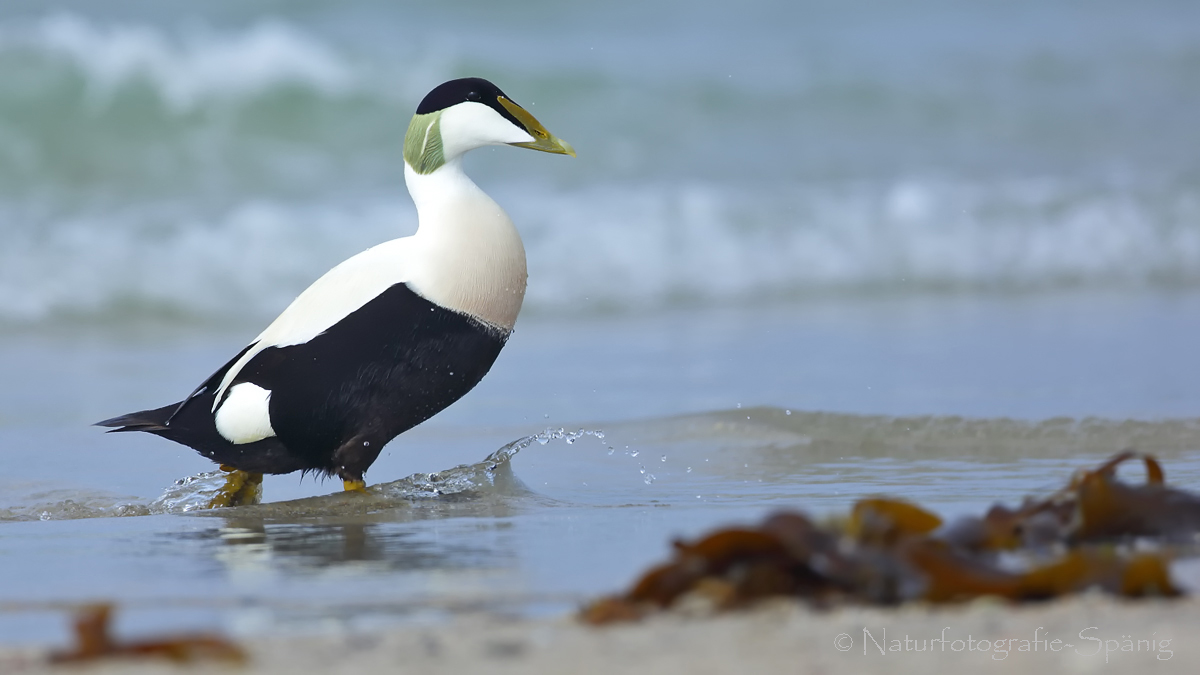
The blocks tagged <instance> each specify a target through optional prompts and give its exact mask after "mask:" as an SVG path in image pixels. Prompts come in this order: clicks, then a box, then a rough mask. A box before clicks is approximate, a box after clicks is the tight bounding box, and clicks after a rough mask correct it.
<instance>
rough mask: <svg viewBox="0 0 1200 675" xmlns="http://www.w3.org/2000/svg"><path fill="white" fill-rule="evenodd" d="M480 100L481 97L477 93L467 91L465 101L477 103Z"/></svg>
mask: <svg viewBox="0 0 1200 675" xmlns="http://www.w3.org/2000/svg"><path fill="white" fill-rule="evenodd" d="M480 98H482V97H481V96H480V95H479V92H477V91H468V92H467V100H468V101H478V100H479V99H480Z"/></svg>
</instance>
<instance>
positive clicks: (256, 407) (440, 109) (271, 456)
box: [97, 78, 575, 491]
mask: <svg viewBox="0 0 1200 675" xmlns="http://www.w3.org/2000/svg"><path fill="white" fill-rule="evenodd" d="M488 145H515V146H518V147H522V148H530V149H533V150H541V151H543V152H551V153H556V154H566V155H571V156H574V155H575V151H574V150H573V149H572V148H571V146H570V145H569V144H567V143H566V142H565V141H563V140H561V139H559V138H556V137H555V136H553V135H552V134H550V133H549V132H548V131H546V128H545V127H543V126H542V125H541V123H540V122H538V121H537V119H535V118H534V117H533V115H531V114H529V112H527V111H526V110H525V109H524V108H522V107H521V106H519V105H517V104H516V103H515V102H513V100H512V99H511V98H509V97H508V96H507V95H506V94H505V93H504V92H503V91H501V90H500V89H499V88H498V87H496V85H494V84H492V83H491V82H488V81H487V80H484V79H480V78H464V79H458V80H451V81H449V82H445V83H443V84H441V85H438V86H437V87H435V88H434V89H433V91H431V92H429V94H428V95H427V96H426V97H425V98H424V100H422V101H421V104H420V105H419V106H418V107H417V112H416V115H414V116H413V118H412V122H411V123H410V124H409V126H408V132H407V134H406V135H405V138H404V180H405V183H406V184H407V185H408V191H409V194H410V195H411V196H412V199H413V201H414V202H415V203H416V207H417V231H416V233H415V234H413V235H412V236H409V237H404V238H401V239H394V240H392V241H388V242H385V243H382V244H379V245H377V246H375V247H373V248H370V249H368V250H366V251H364V252H362V253H359V254H358V255H356V256H354V257H352V258H350V259H349V260H346V261H345V262H343V263H341V264H340V265H338V266H336V267H334V268H333V269H332V270H330V271H329V272H327V273H326V274H325V275H324V276H322V277H321V278H320V279H318V280H317V281H316V282H315V283H314V284H313V285H312V286H309V287H308V289H306V290H305V291H304V292H303V293H301V294H300V295H299V297H297V298H296V299H295V300H294V301H293V302H292V304H291V305H289V306H288V307H287V309H285V310H284V311H283V313H282V314H280V315H279V318H277V319H275V321H274V322H273V323H271V325H269V326H267V328H266V330H264V331H263V332H262V333H261V334H260V335H259V336H258V337H257V338H255V339H254V340H253V341H252V342H251V343H250V344H249V345H248V346H247V347H246V348H245V349H243V350H242V351H241V352H239V353H238V354H237V356H235V357H233V359H232V360H230V361H229V363H226V364H225V365H224V366H222V367H221V369H220V370H218V371H217V372H215V373H213V375H212V376H211V377H209V378H208V379H207V380H205V381H204V383H203V384H201V385H200V386H199V387H197V388H196V390H195V391H193V392H192V393H191V395H189V396H188V397H187V398H185V399H184V400H183V401H181V402H178V403H172V404H170V405H167V406H163V407H161V408H157V409H154V410H143V411H141V412H135V413H130V414H128V415H122V416H120V417H114V418H112V419H108V420H104V421H103V422H99V423H97V425H98V426H104V427H116V428H115V429H111V431H145V432H148V433H152V434H155V435H158V436H162V437H163V438H167V439H170V440H172V441H175V442H177V443H182V444H184V445H187V446H189V447H191V448H194V449H195V450H196V451H198V452H199V453H200V454H201V455H204V456H205V457H208V458H209V459H211V460H213V461H214V462H217V463H219V464H221V465H222V469H224V470H226V471H228V472H230V473H231V474H235V475H238V480H239V481H241V482H245V483H246V484H247V485H257V484H261V481H262V474H268V473H269V474H285V473H291V472H293V471H303V472H309V471H313V472H317V473H319V474H324V475H329V476H335V475H336V476H339V477H341V479H342V480H343V482H344V483H343V484H344V487H345V489H346V490H359V491H361V490H364V489H365V487H366V483H365V482H364V480H363V474H364V472H366V470H367V468H368V467H370V466H371V463H372V462H374V461H375V458H376V457H378V456H379V452H380V451H381V450H382V449H383V446H384V445H386V444H387V443H388V442H389V441H391V440H392V439H393V438H395V437H396V436H398V435H399V434H401V433H403V432H405V431H407V430H409V429H411V428H412V427H414V426H416V425H418V424H420V423H421V422H424V421H425V420H427V419H429V418H430V417H432V416H433V415H435V414H437V413H438V412H440V411H441V410H443V409H444V408H446V407H447V406H449V405H450V404H451V403H454V402H455V401H457V400H458V399H459V398H461V397H462V396H463V395H464V394H466V393H467V392H468V391H470V390H471V389H472V388H473V387H474V386H475V385H476V384H478V383H479V381H480V380H481V379H482V378H483V376H484V375H485V374H487V372H488V370H489V369H490V368H491V366H492V363H494V362H495V360H496V357H497V356H498V355H499V354H500V350H501V348H503V347H504V344H505V342H506V341H507V340H508V337H509V335H510V334H511V333H512V330H513V324H514V323H515V322H516V319H517V313H518V312H519V311H520V309H521V302H522V300H523V299H524V296H525V281H526V277H527V273H526V269H525V249H524V246H522V244H521V238H520V236H519V235H518V234H517V230H516V228H515V227H514V226H513V223H512V220H510V219H509V217H508V215H507V214H506V213H505V212H504V210H503V209H501V208H500V206H499V205H498V204H497V203H496V202H495V201H493V200H492V199H491V198H490V197H488V196H487V195H486V194H484V192H483V190H481V189H479V187H478V186H476V185H475V183H474V182H472V181H471V179H470V178H468V177H467V175H466V174H465V173H463V167H462V158H463V155H464V154H465V153H467V152H468V151H470V150H473V149H475V148H480V147H484V146H488ZM233 480H234V478H233V476H231V478H230V481H231V482H232V481H233ZM239 484H240V482H239ZM238 489H240V488H238Z"/></svg>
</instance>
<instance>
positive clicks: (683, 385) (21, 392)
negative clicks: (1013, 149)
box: [0, 294, 1200, 642]
mask: <svg viewBox="0 0 1200 675" xmlns="http://www.w3.org/2000/svg"><path fill="white" fill-rule="evenodd" d="M1197 305H1200V296H1197V295H1195V294H1167V295H1158V296H1147V295H1144V294H1139V295H1133V296H1129V295H1111V294H1067V295H1060V296H1054V297H1032V298H1031V297H1027V298H992V299H981V298H974V299H969V300H965V299H962V298H956V297H940V298H939V297H925V298H917V299H914V298H896V299H892V300H879V299H857V300H856V299H853V298H843V299H841V300H838V301H836V302H834V301H830V302H813V303H807V304H801V305H793V306H771V307H763V308H747V309H740V310H732V309H725V310H689V311H684V310H677V311H672V312H669V313H667V314H666V315H660V316H618V317H609V318H604V317H595V318H591V319H586V320H575V321H547V320H536V319H535V320H531V321H527V322H522V324H521V326H520V328H519V330H518V333H517V334H516V335H515V336H514V338H513V340H512V341H511V343H510V345H509V347H508V348H507V349H506V351H505V353H504V354H503V355H502V356H501V359H500V361H499V362H498V363H497V365H496V369H495V371H494V372H493V373H492V374H491V375H490V376H489V377H488V378H487V379H486V380H485V381H484V383H483V384H481V385H480V387H479V388H478V389H477V390H476V391H475V392H472V394H471V395H469V396H468V397H467V398H466V399H464V400H463V401H461V402H460V403H459V404H456V405H455V406H454V407H453V408H451V409H450V410H448V411H447V412H446V413H445V414H444V415H442V416H439V417H437V418H435V419H434V420H431V421H430V423H429V424H427V425H425V426H423V427H420V428H418V429H416V430H414V431H413V432H411V433H409V434H406V435H405V436H404V437H402V438H401V439H399V440H398V441H397V442H395V443H393V444H392V445H390V446H389V447H388V448H387V449H386V450H385V453H384V456H383V457H381V459H380V461H379V462H378V463H377V464H376V465H375V466H374V467H373V468H372V470H371V472H370V473H369V474H368V481H369V482H370V483H371V484H372V494H371V495H368V496H361V495H344V494H332V495H328V494H326V493H329V492H331V491H333V490H335V489H336V488H337V487H338V486H337V485H336V484H334V483H333V482H327V483H319V482H314V481H312V480H311V479H309V480H306V481H304V482H300V481H299V479H298V478H297V477H295V476H283V477H268V478H267V481H266V484H265V488H266V489H265V499H266V502H267V503H264V504H262V505H259V506H252V507H242V508H237V509H226V510H221V511H213V512H207V513H198V512H190V513H187V514H165V513H161V511H163V510H164V506H163V505H162V504H161V503H160V504H158V505H155V504H154V500H156V499H157V498H158V497H160V495H161V494H162V493H163V491H164V489H166V488H168V487H169V485H170V483H171V481H172V480H173V479H175V478H179V477H183V476H186V475H191V474H196V473H198V472H201V471H207V470H209V469H211V465H210V464H208V462H207V461H205V460H203V459H202V458H200V457H199V456H198V455H195V454H194V453H192V452H190V451H187V450H185V449H180V448H176V447H175V446H174V445H173V444H171V443H168V442H166V441H162V440H161V439H157V438H153V437H146V438H141V437H137V436H130V435H105V434H103V433H101V431H100V430H99V429H96V428H91V427H87V426H86V424H87V423H88V422H91V421H94V420H95V419H99V418H102V417H104V416H106V415H108V414H111V413H113V412H114V410H113V406H117V407H119V408H120V409H121V410H124V409H125V408H130V407H137V406H139V405H143V404H145V405H150V404H152V403H155V402H157V401H158V400H159V399H165V398H169V397H171V396H175V395H179V392H187V391H190V385H191V384H193V381H194V380H197V379H198V378H202V377H204V376H205V375H206V374H207V370H206V369H207V368H209V367H210V364H212V363H217V362H219V361H220V358H219V357H220V355H221V354H224V353H226V352H229V351H230V350H231V349H233V348H234V345H236V344H237V342H238V341H239V340H240V339H244V336H243V337H238V331H237V330H228V331H226V330H210V331H208V332H205V331H191V332H188V331H183V330H178V329H176V328H163V327H159V328H155V329H147V331H145V332H144V333H142V334H141V335H140V336H138V335H132V334H130V333H129V332H128V331H116V332H113V331H111V330H94V329H93V330H90V331H77V332H70V331H60V330H54V331H49V334H45V333H38V334H31V333H28V332H26V333H21V334H10V335H8V336H7V337H5V338H4V347H5V348H4V349H3V350H0V353H2V354H3V355H4V356H3V359H4V363H3V366H4V368H5V370H6V371H7V372H10V373H14V374H16V375H17V380H15V381H22V382H25V383H26V385H25V386H24V387H20V388H16V387H13V388H8V389H6V390H5V391H4V393H3V394H2V396H3V399H4V400H3V401H2V403H3V408H4V409H5V410H6V411H7V414H6V416H5V418H4V420H3V422H2V423H0V439H3V445H4V448H5V453H6V456H7V457H8V458H10V460H11V462H12V463H11V464H10V466H13V467H16V468H15V469H14V470H10V471H9V472H8V473H7V474H6V476H5V477H4V478H3V479H2V480H0V497H2V499H3V501H2V502H0V520H4V521H8V522H0V569H3V572H4V573H3V575H2V578H4V579H6V580H8V581H6V582H4V592H3V599H4V600H3V601H4V603H5V604H3V605H2V606H0V608H2V609H7V610H10V611H8V612H0V636H3V639H4V641H8V642H28V641H39V642H44V641H54V640H64V639H65V621H64V619H63V615H62V613H61V612H60V611H55V610H54V609H53V607H54V605H53V603H56V602H75V601H80V600H85V599H103V598H116V599H119V600H121V601H122V602H124V603H125V604H126V605H127V607H128V611H127V612H126V613H124V614H123V615H122V619H121V622H122V623H121V626H122V627H123V628H124V629H127V630H129V631H139V630H151V629H159V628H161V627H163V626H180V627H188V628H195V627H205V626H207V627H220V628H222V629H225V630H230V631H233V632H235V633H238V634H257V633H261V632H263V631H269V632H277V631H292V630H296V631H309V630H352V629H357V628H363V627H370V626H376V625H383V624H387V623H392V622H396V621H430V620H438V619H440V618H443V617H446V616H451V615H454V614H456V613H461V612H474V611H488V612H500V613H513V612H515V613H522V614H528V613H533V614H541V613H560V612H565V611H569V610H570V609H571V608H572V607H573V606H575V605H576V604H578V603H579V602H582V601H583V600H584V599H586V598H587V597H589V596H591V595H594V594H597V593H601V592H606V591H610V590H613V589H616V588H619V587H621V586H623V585H624V584H626V583H628V582H629V581H630V580H631V579H632V578H633V577H634V575H635V574H636V573H637V572H638V571H640V570H641V569H642V568H644V567H645V566H646V565H648V564H650V563H652V562H653V561H655V560H658V559H660V558H662V557H663V556H664V555H665V554H666V552H667V543H668V541H669V540H670V539H671V538H672V537H676V536H695V535H696V534H699V533H700V532H703V531H704V530H706V529H708V528H710V527H713V526H716V525H718V524H722V523H729V522H735V521H750V520H754V519H757V518H760V517H761V516H762V515H763V514H764V513H765V512H767V511H769V510H771V509H774V508H781V507H796V508H802V509H805V510H808V511H810V512H814V513H831V512H836V511H841V510H844V509H845V508H846V507H847V506H848V505H849V504H850V503H851V502H852V501H853V500H855V499H857V498H859V497H862V496H864V495H868V494H879V493H883V494H889V495H894V496H900V497H904V498H908V499H913V500H916V501H919V502H920V503H922V504H926V505H928V506H930V507H931V508H934V509H935V510H937V511H938V512H940V513H942V514H945V515H947V516H953V515H957V514H963V513H968V512H979V511H981V510H983V509H984V508H985V507H986V506H987V505H988V504H990V503H992V502H993V501H1003V502H1008V503H1015V502H1016V501H1018V500H1019V499H1020V498H1021V497H1022V496H1024V495H1026V494H1030V493H1035V494H1037V493H1042V494H1044V493H1046V492H1049V491H1051V490H1053V489H1055V488H1057V487H1059V486H1061V485H1062V484H1063V483H1065V481H1066V480H1067V479H1068V478H1069V476H1070V474H1071V472H1072V471H1073V470H1075V469H1078V468H1081V467H1084V466H1087V465H1089V464H1091V463H1094V462H1096V461H1098V460H1100V459H1102V458H1103V457H1105V456H1107V455H1109V454H1111V453H1113V452H1115V451H1118V450H1121V449H1123V448H1127V447H1136V448H1138V449H1140V450H1144V451H1148V452H1154V453H1157V454H1158V455H1160V456H1161V457H1163V458H1164V461H1165V464H1166V469H1167V475H1168V479H1169V480H1170V481H1171V482H1173V483H1175V484H1177V485H1181V486H1184V487H1188V488H1191V489H1200V419H1197V418H1195V417H1194V416H1193V417H1187V416H1186V415H1185V414H1182V413H1184V412H1185V411H1188V410H1195V409H1198V408H1197V403H1198V402H1197V400H1196V397H1197V393H1196V390H1195V388H1193V387H1190V386H1188V379H1189V378H1190V377H1191V375H1190V374H1189V373H1190V372H1194V371H1189V370H1188V369H1189V368H1190V366H1191V364H1194V362H1195V361H1194V356H1193V354H1192V349H1191V343H1190V341H1188V340H1186V339H1184V337H1183V336H1186V335H1189V334H1192V335H1194V334H1195V333H1196V326H1195V322H1196V319H1195V317H1197V316H1200V312H1197V311H1196V309H1197ZM821 401H828V404H827V405H826V406H822V405H821ZM763 404H774V405H763ZM779 404H784V405H788V406H792V407H787V408H784V407H778V406H779ZM739 406H740V407H739ZM839 407H840V408H842V409H843V410H845V412H836V413H834V412H814V411H815V410H819V409H822V408H826V409H837V408H839ZM706 409H707V410H711V411H712V412H697V411H701V410H706ZM984 411H995V413H997V414H995V415H991V416H989V415H987V414H985V412H984ZM1090 412H1096V413H1098V414H1096V415H1089V414H1088V413H1090ZM1066 416H1070V417H1069V418H1068V417H1066ZM547 428H549V429H550V430H551V431H550V433H549V434H546V435H543V436H541V437H540V440H541V441H544V443H543V442H539V438H537V437H536V435H537V434H539V433H542V432H543V430H544V429H547ZM560 429H564V430H565V432H566V433H565V434H564V433H563V432H560ZM581 430H582V431H584V432H590V433H582V434H581V433H579V432H580V431H581ZM596 432H599V433H596ZM531 435H534V436H535V437H534V438H528V439H526V440H525V441H523V442H521V443H519V444H518V445H517V446H513V447H510V448H509V449H508V450H507V451H506V452H505V453H503V454H505V455H508V454H511V460H510V461H503V457H496V458H492V459H491V460H490V461H484V460H485V457H487V456H488V455H490V454H492V453H493V452H495V451H497V450H500V449H502V448H504V447H505V446H506V445H508V444H509V443H510V441H514V440H515V439H519V438H521V437H527V436H531ZM458 464H465V465H473V466H470V467H469V468H468V469H465V470H460V471H458V472H455V471H454V470H453V467H455V465H458ZM430 473H434V474H435V475H434V476H430V475H429V474H430ZM410 474H413V475H411V476H410ZM401 476H410V478H409V479H404V480H397V478H398V477H401ZM1131 479H1133V480H1136V479H1137V476H1136V475H1132V476H1131ZM436 493H442V494H441V495H440V496H437V494H436ZM68 502H69V503H68ZM147 513H150V514H151V515H136V514H147ZM116 515H129V516H131V517H113V516H116ZM17 579H19V580H21V581H20V582H19V583H16V582H14V581H13V580H17Z"/></svg>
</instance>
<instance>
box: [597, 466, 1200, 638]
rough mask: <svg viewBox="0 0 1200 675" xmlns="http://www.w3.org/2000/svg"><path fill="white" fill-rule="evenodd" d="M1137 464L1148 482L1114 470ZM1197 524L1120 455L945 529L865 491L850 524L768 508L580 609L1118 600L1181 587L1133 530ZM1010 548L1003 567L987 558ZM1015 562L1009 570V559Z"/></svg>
mask: <svg viewBox="0 0 1200 675" xmlns="http://www.w3.org/2000/svg"><path fill="white" fill-rule="evenodd" d="M1134 459H1140V460H1141V461H1142V462H1143V464H1144V465H1145V468H1146V476H1147V479H1146V482H1145V483H1144V484H1141V485H1133V484H1129V483H1126V482H1124V481H1122V480H1120V479H1119V478H1118V477H1117V469H1118V467H1119V466H1120V465H1121V464H1123V463H1125V462H1128V461H1130V460H1134ZM1196 532H1200V496H1197V495H1194V494H1192V493H1189V492H1185V491H1183V490H1178V489H1175V488H1171V487H1168V486H1167V485H1166V481H1165V475H1164V472H1163V470H1162V466H1161V465H1160V464H1159V463H1158V461H1157V460H1156V459H1154V458H1153V457H1150V456H1148V455H1139V454H1137V453H1133V452H1123V453H1120V454H1118V455H1116V456H1115V457H1113V458H1112V459H1110V460H1108V461H1107V462H1105V463H1104V464H1102V465H1101V466H1099V467H1098V468H1096V469H1094V470H1091V471H1082V472H1079V473H1078V474H1076V475H1075V476H1074V477H1073V478H1072V479H1071V481H1070V483H1069V484H1068V485H1067V486H1066V487H1064V488H1063V489H1062V490H1060V491H1058V492H1056V493H1054V494H1052V495H1050V496H1049V497H1047V498H1044V499H1031V498H1027V499H1026V500H1025V503H1024V504H1022V505H1021V506H1020V507H1019V508H1017V509H1009V508H1007V507H1004V506H1001V505H995V506H993V507H992V508H991V509H990V510H989V511H988V512H987V513H986V514H985V515H984V516H983V517H981V518H964V519H961V520H959V521H957V522H955V523H952V524H950V525H948V526H944V524H943V522H942V520H941V518H939V517H938V516H937V515H935V514H933V513H931V512H929V511H926V510H924V509H922V508H920V507H919V506H917V505H915V504H910V503H908V502H904V501H899V500H892V499H881V498H872V499H863V500H860V501H859V502H857V503H856V504H855V505H854V507H853V509H852V511H851V514H850V517H849V518H848V519H845V520H843V521H840V522H836V523H832V524H826V525H818V524H816V523H814V522H813V521H812V520H811V519H809V518H808V517H807V516H805V515H804V514H802V513H799V512H795V511H787V512H780V513H776V514H774V515H772V516H770V517H769V518H767V519H766V520H765V521H764V522H763V523H762V524H761V525H759V526H758V527H739V528H730V529H724V530H718V531H716V532H713V533H712V534H709V535H707V536H705V537H703V538H701V539H699V540H697V541H695V542H692V543H689V542H684V541H676V542H674V556H673V559H672V560H671V561H670V562H667V563H665V564H662V565H659V566H657V567H655V568H653V569H651V570H650V571H648V572H646V573H645V574H644V575H643V576H642V577H641V579H639V580H638V581H637V583H635V584H634V586H633V588H632V589H630V591H629V592H627V593H625V594H623V595H617V596H612V597H608V598H603V599H601V600H599V601H597V602H595V603H592V604H591V605H589V606H587V607H585V608H584V609H583V610H582V612H581V618H582V619H583V620H584V621H585V622H588V623H592V624H604V623H610V622H614V621H629V620H635V619H638V618H640V617H642V616H645V615H646V614H648V613H651V612H654V611H656V610H660V609H665V608H669V607H672V606H673V605H675V604H676V603H677V602H678V601H680V600H681V599H683V598H687V597H698V598H702V599H704V600H706V601H707V603H708V604H709V605H710V606H712V607H714V608H716V609H728V608H733V607H739V606H745V605H747V604H750V603H752V602H754V601H756V600H760V599H762V598H767V597H772V596H782V597H797V598H804V599H806V600H809V601H812V602H815V603H817V604H821V605H824V604H829V603H831V602H839V601H841V602H860V603H871V604H894V603H900V602H905V601H912V600H922V601H926V602H934V603H945V602H961V601H966V600H971V599H973V598H978V597H982V596H993V597H998V598H1003V599H1007V600H1011V601H1031V600H1044V599H1048V598H1054V597H1059V596H1062V595H1065V594H1069V593H1076V592H1080V591H1083V590H1086V589H1090V588H1098V589H1101V590H1103V591H1105V592H1108V593H1112V594H1114V595H1119V596H1123V597H1143V596H1161V597H1170V596H1175V595H1178V594H1179V593H1180V591H1179V590H1178V589H1177V588H1176V586H1175V585H1174V584H1173V583H1172V582H1171V579H1170V573H1169V562H1170V561H1169V557H1168V554H1167V553H1166V552H1165V551H1159V552H1141V553H1131V552H1129V551H1128V549H1129V547H1122V546H1118V545H1117V544H1120V543H1121V542H1122V540H1125V539H1128V538H1131V537H1153V538H1156V539H1157V540H1161V541H1167V542H1169V541H1172V540H1174V539H1180V538H1183V537H1188V536H1192V535H1194V534H1195V533H1196ZM1002 552H1004V554H1005V555H1009V556H1010V561H1009V562H1010V564H1008V565H1003V566H1002V565H1001V564H1000V561H999V556H1000V555H1001V554H1002ZM1014 553H1015V554H1017V555H1020V556H1023V557H1022V558H1020V559H1021V560H1023V561H1025V563H1026V564H1025V569H1023V570H1020V571H1013V570H1012V569H1011V567H1012V565H1011V555H1012V554H1014Z"/></svg>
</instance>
